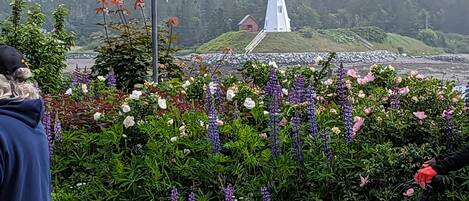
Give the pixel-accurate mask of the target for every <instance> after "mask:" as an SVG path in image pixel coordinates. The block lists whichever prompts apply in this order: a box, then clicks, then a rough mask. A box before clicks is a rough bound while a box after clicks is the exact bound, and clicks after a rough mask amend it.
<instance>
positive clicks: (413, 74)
mask: <svg viewBox="0 0 469 201" xmlns="http://www.w3.org/2000/svg"><path fill="white" fill-rule="evenodd" d="M418 73H419V72H417V71H414V70H411V71H410V72H409V75H410V77H415V76H416V75H417V74H418Z"/></svg>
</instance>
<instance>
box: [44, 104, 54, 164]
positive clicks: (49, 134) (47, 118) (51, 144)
mask: <svg viewBox="0 0 469 201" xmlns="http://www.w3.org/2000/svg"><path fill="white" fill-rule="evenodd" d="M42 124H43V125H44V131H45V132H46V135H47V141H48V143H49V157H50V158H52V154H53V152H54V142H53V139H54V138H53V133H52V125H51V115H50V112H48V111H44V116H43V117H42Z"/></svg>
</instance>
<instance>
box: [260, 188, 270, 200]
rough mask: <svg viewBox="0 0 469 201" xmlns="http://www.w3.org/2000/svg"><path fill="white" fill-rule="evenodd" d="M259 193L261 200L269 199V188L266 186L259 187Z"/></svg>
mask: <svg viewBox="0 0 469 201" xmlns="http://www.w3.org/2000/svg"><path fill="white" fill-rule="evenodd" d="M261 194H262V201H271V200H272V199H271V196H270V192H269V189H267V187H262V188H261Z"/></svg>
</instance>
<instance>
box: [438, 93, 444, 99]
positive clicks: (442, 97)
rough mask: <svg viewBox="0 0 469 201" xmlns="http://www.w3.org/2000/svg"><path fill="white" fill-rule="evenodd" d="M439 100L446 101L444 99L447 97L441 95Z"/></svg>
mask: <svg viewBox="0 0 469 201" xmlns="http://www.w3.org/2000/svg"><path fill="white" fill-rule="evenodd" d="M437 99H438V100H444V99H445V97H444V96H443V95H441V94H440V95H438V97H437Z"/></svg>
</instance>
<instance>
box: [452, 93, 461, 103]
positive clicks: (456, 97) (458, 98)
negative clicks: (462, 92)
mask: <svg viewBox="0 0 469 201" xmlns="http://www.w3.org/2000/svg"><path fill="white" fill-rule="evenodd" d="M460 99H461V96H459V95H458V96H455V97H453V99H452V101H453V103H458V102H459V100H460Z"/></svg>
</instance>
